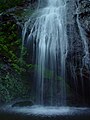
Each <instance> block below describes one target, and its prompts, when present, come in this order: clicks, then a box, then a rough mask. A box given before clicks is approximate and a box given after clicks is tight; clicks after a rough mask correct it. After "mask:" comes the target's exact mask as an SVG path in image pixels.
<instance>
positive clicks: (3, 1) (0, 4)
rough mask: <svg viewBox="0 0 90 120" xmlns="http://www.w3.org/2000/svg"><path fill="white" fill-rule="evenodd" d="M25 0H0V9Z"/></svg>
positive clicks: (2, 9) (13, 5)
mask: <svg viewBox="0 0 90 120" xmlns="http://www.w3.org/2000/svg"><path fill="white" fill-rule="evenodd" d="M24 1H25V0H0V11H4V10H6V9H9V8H12V7H15V6H16V5H19V4H20V3H21V2H24Z"/></svg>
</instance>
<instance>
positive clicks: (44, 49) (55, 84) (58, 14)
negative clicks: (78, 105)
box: [23, 0, 68, 105]
mask: <svg viewBox="0 0 90 120" xmlns="http://www.w3.org/2000/svg"><path fill="white" fill-rule="evenodd" d="M42 2H43V1H41V0H39V6H40V7H39V8H38V11H40V12H39V14H38V16H37V18H36V21H35V23H34V25H33V27H32V29H31V32H30V34H29V35H28V38H27V41H28V43H29V42H30V36H33V38H34V42H33V49H34V56H35V57H34V59H35V65H37V67H36V68H35V81H36V102H37V104H42V105H43V104H49V105H57V104H60V105H66V84H65V63H66V57H67V47H68V43H67V34H66V32H67V31H66V0H47V2H46V3H45V7H44V6H43V5H42ZM42 6H43V7H42ZM29 24H30V20H29V21H28V22H27V23H26V24H25V27H24V32H23V40H24V39H25V34H26V30H27V26H29Z"/></svg>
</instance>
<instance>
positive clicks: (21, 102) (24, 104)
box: [12, 100, 33, 107]
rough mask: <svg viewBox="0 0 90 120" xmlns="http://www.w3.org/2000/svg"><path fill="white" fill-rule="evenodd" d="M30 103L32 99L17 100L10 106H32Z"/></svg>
mask: <svg viewBox="0 0 90 120" xmlns="http://www.w3.org/2000/svg"><path fill="white" fill-rule="evenodd" d="M32 105H33V101H28V100H24V101H19V102H16V103H14V104H13V105H12V107H26V106H32Z"/></svg>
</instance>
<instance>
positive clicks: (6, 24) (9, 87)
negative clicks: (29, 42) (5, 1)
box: [0, 15, 29, 102]
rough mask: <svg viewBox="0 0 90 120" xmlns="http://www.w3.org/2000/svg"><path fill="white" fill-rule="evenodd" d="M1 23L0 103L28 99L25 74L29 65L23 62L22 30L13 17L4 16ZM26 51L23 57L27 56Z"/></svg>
mask: <svg viewBox="0 0 90 120" xmlns="http://www.w3.org/2000/svg"><path fill="white" fill-rule="evenodd" d="M2 19H3V20H2V21H1V22H0V102H9V101H11V100H13V99H15V98H22V97H23V98H24V97H25V98H26V97H27V95H28V91H29V85H28V83H27V81H26V80H25V79H23V74H24V73H25V71H26V67H27V64H26V63H25V61H21V57H20V53H21V49H22V42H21V33H20V31H21V28H20V27H19V26H18V25H17V24H16V21H15V19H14V18H13V16H11V15H3V16H2ZM26 53H27V52H26V49H24V51H23V56H24V55H26ZM21 62H23V63H22V64H21Z"/></svg>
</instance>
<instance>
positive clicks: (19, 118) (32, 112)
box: [0, 105, 90, 120]
mask: <svg viewBox="0 0 90 120" xmlns="http://www.w3.org/2000/svg"><path fill="white" fill-rule="evenodd" d="M0 120H90V108H87V107H68V106H67V107H53V106H51V107H50V106H39V105H34V106H27V107H12V105H6V106H3V107H1V108H0Z"/></svg>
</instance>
